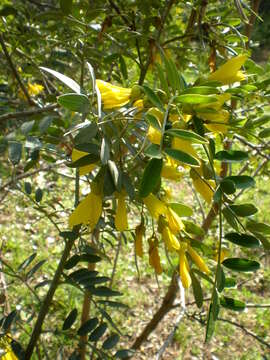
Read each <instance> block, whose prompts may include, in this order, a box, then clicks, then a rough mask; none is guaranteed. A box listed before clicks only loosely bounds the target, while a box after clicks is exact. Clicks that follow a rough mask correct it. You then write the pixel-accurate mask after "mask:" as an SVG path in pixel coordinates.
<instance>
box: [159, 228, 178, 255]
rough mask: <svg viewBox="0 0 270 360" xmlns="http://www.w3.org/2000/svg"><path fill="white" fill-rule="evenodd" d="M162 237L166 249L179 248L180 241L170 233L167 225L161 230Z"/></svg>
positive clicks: (173, 249)
mask: <svg viewBox="0 0 270 360" xmlns="http://www.w3.org/2000/svg"><path fill="white" fill-rule="evenodd" d="M162 238H163V240H164V242H165V245H166V247H167V249H168V251H175V250H179V249H180V243H179V241H178V240H177V237H176V236H175V235H174V234H173V233H172V231H171V229H170V228H169V227H168V226H164V227H163V230H162Z"/></svg>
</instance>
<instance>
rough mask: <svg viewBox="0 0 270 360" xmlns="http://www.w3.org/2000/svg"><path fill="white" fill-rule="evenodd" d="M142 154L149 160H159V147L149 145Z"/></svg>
mask: <svg viewBox="0 0 270 360" xmlns="http://www.w3.org/2000/svg"><path fill="white" fill-rule="evenodd" d="M144 154H145V155H146V156H149V157H151V158H157V159H160V158H161V156H162V154H161V152H160V146H159V145H157V144H151V145H149V146H148V147H147V148H146V149H145V150H144Z"/></svg>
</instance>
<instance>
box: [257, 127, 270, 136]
mask: <svg viewBox="0 0 270 360" xmlns="http://www.w3.org/2000/svg"><path fill="white" fill-rule="evenodd" d="M269 136H270V128H267V129H263V130H262V131H261V132H260V133H259V137H260V138H263V139H264V138H268V137H269Z"/></svg>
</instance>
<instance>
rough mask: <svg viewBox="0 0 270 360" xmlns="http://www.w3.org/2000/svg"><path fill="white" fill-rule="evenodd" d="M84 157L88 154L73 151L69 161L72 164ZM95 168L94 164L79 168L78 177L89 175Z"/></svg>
mask: <svg viewBox="0 0 270 360" xmlns="http://www.w3.org/2000/svg"><path fill="white" fill-rule="evenodd" d="M86 155H89V153H87V152H84V151H79V150H76V149H73V150H72V154H71V160H72V162H74V161H76V160H79V159H81V158H82V157H84V156H86ZM95 167H96V164H90V165H85V166H81V167H80V168H79V173H80V176H83V175H86V174H89V173H90V172H91V171H92V170H94V169H95Z"/></svg>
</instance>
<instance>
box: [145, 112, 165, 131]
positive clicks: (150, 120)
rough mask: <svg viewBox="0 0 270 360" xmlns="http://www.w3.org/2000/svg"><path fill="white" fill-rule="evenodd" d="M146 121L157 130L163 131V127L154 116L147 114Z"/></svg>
mask: <svg viewBox="0 0 270 360" xmlns="http://www.w3.org/2000/svg"><path fill="white" fill-rule="evenodd" d="M144 119H145V120H146V121H147V122H148V124H149V125H151V126H153V127H154V128H155V129H157V130H159V131H161V127H160V125H159V122H158V120H157V118H156V117H155V116H154V115H152V114H146V115H145V117H144Z"/></svg>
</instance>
